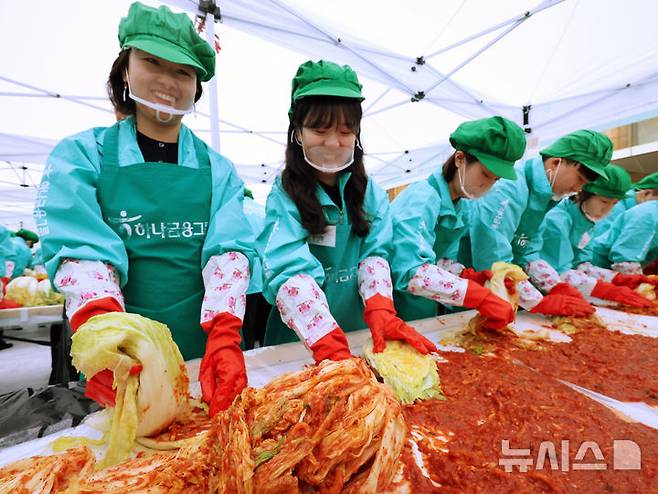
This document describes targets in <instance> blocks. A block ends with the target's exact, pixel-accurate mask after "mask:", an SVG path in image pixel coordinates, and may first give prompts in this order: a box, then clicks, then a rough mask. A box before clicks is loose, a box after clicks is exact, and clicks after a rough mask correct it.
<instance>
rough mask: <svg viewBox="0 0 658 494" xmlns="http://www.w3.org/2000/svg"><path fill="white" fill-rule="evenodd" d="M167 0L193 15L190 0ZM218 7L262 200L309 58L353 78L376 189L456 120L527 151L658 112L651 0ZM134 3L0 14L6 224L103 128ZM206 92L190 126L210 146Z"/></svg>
mask: <svg viewBox="0 0 658 494" xmlns="http://www.w3.org/2000/svg"><path fill="white" fill-rule="evenodd" d="M145 3H149V4H151V5H159V4H160V2H156V1H148V2H145ZM166 3H167V4H169V5H170V6H172V8H173V9H174V10H186V11H188V12H190V13H191V14H196V13H198V2H197V1H196V0H168V1H167V2H166ZM218 3H219V7H220V9H221V15H222V22H221V23H218V24H216V25H215V29H216V33H217V34H218V36H219V40H220V44H221V46H222V50H221V52H220V54H219V56H218V64H217V85H218V91H217V94H218V105H217V107H218V112H219V113H218V114H219V117H220V120H219V122H220V123H219V129H220V134H219V135H220V139H221V152H222V154H224V155H226V156H227V157H229V158H230V159H231V160H232V161H233V162H234V163H235V164H236V166H237V168H238V171H239V172H240V174H241V176H242V177H243V179H244V180H245V182H247V183H248V184H249V186H250V187H251V188H252V189H253V190H254V192H255V196H256V198H257V200H260V201H261V202H262V201H263V200H264V196H265V195H266V193H267V191H268V189H269V186H270V184H271V182H272V180H273V178H274V177H275V176H276V174H277V173H278V171H279V169H280V166H281V160H282V157H283V150H284V145H285V139H286V129H287V109H288V105H289V91H290V79H291V78H292V76H293V75H294V72H295V70H296V68H297V66H298V65H299V64H300V63H301V62H303V61H305V60H307V59H309V58H310V59H319V58H325V59H329V60H333V61H335V62H338V63H348V64H350V65H351V66H352V67H353V68H354V69H355V70H356V71H357V72H358V73H359V77H360V78H361V80H362V83H363V85H364V93H365V95H366V101H365V102H364V110H365V116H364V122H363V130H362V139H363V144H364V147H365V150H366V153H367V157H366V166H367V168H368V171H369V173H370V174H371V175H372V176H373V177H374V178H375V179H376V180H377V181H378V182H379V183H380V184H381V185H383V186H392V185H397V184H401V183H405V182H409V181H413V180H416V179H419V178H422V177H424V176H426V175H427V174H428V173H429V171H430V170H432V169H434V168H435V167H436V166H438V165H439V164H441V163H442V162H443V161H444V160H445V158H446V156H447V155H449V153H450V152H451V148H450V146H449V145H448V144H447V137H448V135H449V133H450V132H451V131H452V130H453V129H454V128H455V127H456V125H458V124H459V123H460V122H462V121H464V120H466V119H470V118H482V117H486V116H489V115H492V114H501V115H504V116H506V117H508V118H511V119H513V120H515V121H516V122H518V123H519V124H520V125H523V126H524V127H525V128H526V129H527V131H528V132H529V133H528V142H529V150H528V151H529V152H535V151H536V149H537V147H538V146H540V145H541V144H542V143H546V142H548V141H551V140H552V139H554V138H555V137H557V136H559V135H561V134H563V133H566V132H569V131H571V130H575V129H578V128H583V127H588V128H594V129H606V128H611V127H614V126H616V125H620V124H623V123H628V122H632V121H636V120H640V119H643V118H648V117H650V116H654V115H656V114H658V37H656V36H655V34H654V29H655V27H654V24H655V19H656V18H657V15H656V14H658V4H657V3H656V2H652V1H650V0H645V1H642V0H630V1H629V2H624V3H622V2H619V1H613V0H566V1H558V0H544V1H542V0H531V1H527V0H509V1H506V2H490V1H487V0H469V1H468V2H466V1H465V0H449V1H443V2H432V1H430V0H425V1H418V2H414V3H413V7H403V6H402V4H399V3H394V2H381V1H379V2H376V1H372V0H362V1H360V2H349V1H347V0H335V1H332V2H331V3H327V2H320V1H302V0H286V1H284V0H268V1H264V0H259V1H257V0H232V1H225V2H224V1H220V2H218ZM129 4H130V2H129V1H128V0H117V1H113V2H107V1H101V0H87V1H82V0H78V1H73V0H71V1H69V2H48V1H46V0H38V1H35V2H11V3H10V2H6V3H4V4H3V5H2V7H0V8H1V9H2V10H1V12H0V13H1V14H2V15H0V19H1V20H0V36H2V37H4V38H5V39H4V40H3V41H4V44H3V46H5V47H10V46H11V47H12V49H11V50H8V49H7V48H6V49H5V53H4V55H3V57H2V61H1V62H0V104H1V105H2V109H3V111H2V115H3V118H2V122H1V124H0V163H2V162H4V163H2V164H0V222H1V223H5V224H12V223H13V224H16V222H17V221H19V220H20V219H23V221H25V222H26V224H27V225H29V224H30V223H31V222H30V220H29V211H30V209H31V201H32V200H33V197H34V190H33V187H32V185H33V181H34V182H38V180H39V170H40V169H41V168H42V166H43V163H44V160H45V157H46V155H47V153H48V150H49V149H50V148H51V147H52V145H53V143H54V142H56V141H57V140H58V139H61V138H62V137H65V136H66V135H70V134H73V133H75V132H79V131H81V130H83V129H85V128H89V127H92V126H97V125H109V124H111V123H112V121H113V117H114V116H113V113H112V111H111V107H110V105H109V102H108V101H107V98H106V97H105V93H104V83H105V80H106V78H107V74H108V72H109V67H110V65H111V63H112V61H113V60H114V58H115V57H116V54H117V52H118V43H117V41H116V28H117V25H118V22H119V19H120V18H121V17H122V16H123V15H125V13H126V12H127V10H128V5H129ZM63 9H65V10H63ZM208 92H209V91H208V88H206V94H204V97H203V98H202V100H201V101H200V102H199V104H198V105H197V109H198V113H197V115H196V117H194V116H191V117H186V120H185V121H186V124H187V125H188V126H189V127H191V128H192V129H193V130H196V131H198V133H199V135H200V136H201V137H203V138H205V139H206V140H207V141H208V142H209V143H210V142H211V139H210V128H211V125H210V121H209V118H208V114H209V112H210V110H209V107H208V94H207V93H208ZM25 163H28V164H27V165H26V164H25ZM23 168H27V170H25V169H23ZM21 185H27V187H21Z"/></svg>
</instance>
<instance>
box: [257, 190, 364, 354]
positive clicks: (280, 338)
mask: <svg viewBox="0 0 658 494" xmlns="http://www.w3.org/2000/svg"><path fill="white" fill-rule="evenodd" d="M318 189H319V192H318V193H319V195H320V196H321V197H319V199H320V202H321V204H322V210H323V212H324V216H325V218H326V220H327V225H328V226H327V228H328V230H332V229H333V228H335V229H336V241H335V244H334V245H333V246H328V245H318V244H317V243H313V239H312V238H311V239H310V240H309V244H308V246H309V250H310V251H311V254H313V255H314V256H315V257H316V258H317V259H318V261H320V264H322V266H323V268H324V283H323V284H322V286H321V288H322V290H323V291H324V293H325V295H326V296H327V302H328V303H329V310H330V311H331V315H332V316H334V318H335V319H336V322H337V323H338V325H339V326H340V327H341V328H342V329H343V331H355V330H357V329H363V328H365V327H366V323H365V322H364V320H363V309H364V307H363V303H362V302H361V297H360V295H359V287H358V276H357V271H358V264H359V261H360V259H359V256H360V252H361V245H362V243H363V238H362V237H359V236H358V235H356V234H355V233H353V232H352V224H351V223H350V221H349V218H348V215H347V213H343V211H346V210H345V199H344V198H343V190H342V188H341V191H340V192H341V200H342V202H343V210H342V211H341V210H340V209H339V208H338V207H337V206H336V205H335V204H333V202H332V201H331V199H329V196H327V194H326V192H324V190H322V188H321V187H318ZM291 341H299V338H298V337H297V335H296V334H295V332H294V331H293V330H292V329H290V328H289V327H288V326H286V325H285V324H284V323H283V321H282V320H281V315H280V314H279V311H278V310H276V306H274V307H273V309H272V311H271V312H270V315H269V318H268V320H267V329H266V331H265V345H278V344H280V343H288V342H291Z"/></svg>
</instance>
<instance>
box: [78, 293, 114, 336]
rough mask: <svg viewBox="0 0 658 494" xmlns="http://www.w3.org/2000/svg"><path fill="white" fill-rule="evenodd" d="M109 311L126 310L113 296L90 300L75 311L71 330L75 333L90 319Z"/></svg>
mask: <svg viewBox="0 0 658 494" xmlns="http://www.w3.org/2000/svg"><path fill="white" fill-rule="evenodd" d="M108 312H124V310H123V308H122V307H121V305H119V302H117V301H116V299H115V298H113V297H104V298H99V299H96V300H91V301H89V302H88V303H87V304H86V305H84V306H82V307H80V308H79V309H78V310H76V311H75V312H74V314H73V316H72V317H71V320H70V321H69V322H70V324H71V331H73V332H74V333H75V332H76V331H77V330H78V328H79V327H80V326H82V325H83V324H84V323H86V322H87V320H88V319H90V318H92V317H93V316H98V315H100V314H107V313H108Z"/></svg>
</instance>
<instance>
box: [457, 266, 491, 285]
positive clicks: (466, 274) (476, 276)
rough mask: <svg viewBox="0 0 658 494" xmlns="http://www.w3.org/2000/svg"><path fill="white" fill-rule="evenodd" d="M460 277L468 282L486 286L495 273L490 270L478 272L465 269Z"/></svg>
mask: <svg viewBox="0 0 658 494" xmlns="http://www.w3.org/2000/svg"><path fill="white" fill-rule="evenodd" d="M459 276H460V277H461V278H464V279H466V280H472V281H475V282H476V283H477V284H478V285H482V286H484V284H485V283H486V282H487V281H489V280H490V279H491V277H492V276H493V273H492V272H491V271H489V270H488V269H484V270H482V271H476V270H474V269H473V268H464V270H463V271H462V272H461V274H460V275H459Z"/></svg>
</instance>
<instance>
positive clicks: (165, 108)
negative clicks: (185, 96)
mask: <svg viewBox="0 0 658 494" xmlns="http://www.w3.org/2000/svg"><path fill="white" fill-rule="evenodd" d="M125 74H126V84H128V96H130V99H132V100H133V101H134V102H135V103H140V104H142V105H144V106H147V107H149V108H151V109H152V110H155V118H156V119H157V120H158V122H160V123H169V122H171V119H172V118H174V115H186V114H188V113H192V112H193V111H194V104H192V106H190V107H189V108H187V109H185V110H179V109H178V108H174V107H173V106H169V105H163V104H162V103H155V102H153V101H149V100H147V99H144V98H140V97H139V96H136V95H135V93H133V90H132V88H131V87H130V77H128V71H126V72H125ZM162 113H166V114H168V115H169V116H168V117H167V118H164V117H162V115H161V114H162Z"/></svg>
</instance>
